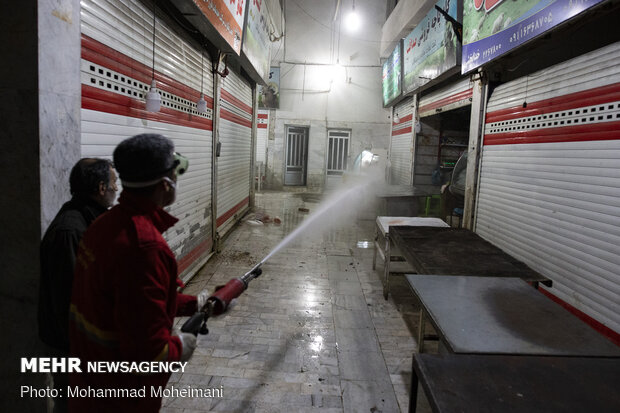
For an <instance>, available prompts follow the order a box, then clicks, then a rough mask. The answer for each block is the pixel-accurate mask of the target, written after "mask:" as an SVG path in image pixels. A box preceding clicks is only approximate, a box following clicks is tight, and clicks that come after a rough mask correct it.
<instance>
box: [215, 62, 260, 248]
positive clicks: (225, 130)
mask: <svg viewBox="0 0 620 413" xmlns="http://www.w3.org/2000/svg"><path fill="white" fill-rule="evenodd" d="M252 116H253V111H252V87H251V86H250V84H249V83H248V82H247V81H246V80H245V79H243V78H242V77H241V76H239V75H238V74H236V73H235V72H233V71H232V70H231V71H230V73H229V74H228V76H226V77H225V78H224V79H223V81H222V87H221V96H220V125H219V141H220V143H221V151H220V156H219V158H218V160H217V228H218V232H219V233H220V235H221V236H222V235H224V234H225V233H226V232H227V231H228V230H229V229H230V228H231V225H232V224H234V223H235V222H236V220H238V219H239V218H240V217H241V216H243V214H244V213H245V212H246V211H247V210H248V208H249V201H250V177H251V176H253V175H252V174H251V171H250V165H251V160H252Z"/></svg>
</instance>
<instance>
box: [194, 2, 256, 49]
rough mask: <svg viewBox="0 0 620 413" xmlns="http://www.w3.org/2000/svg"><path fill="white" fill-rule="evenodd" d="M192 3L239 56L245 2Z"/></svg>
mask: <svg viewBox="0 0 620 413" xmlns="http://www.w3.org/2000/svg"><path fill="white" fill-rule="evenodd" d="M194 3H195V4H196V5H197V6H198V8H200V11H202V14H204V15H205V17H206V18H207V19H208V20H209V22H210V23H211V24H212V25H213V27H215V29H216V30H217V31H218V32H219V33H220V35H221V36H222V37H223V38H224V40H226V42H227V43H228V44H229V45H230V46H231V47H232V48H233V50H234V51H235V52H236V53H237V54H238V55H240V54H241V40H242V39H243V30H242V27H243V18H244V17H245V8H246V0H194Z"/></svg>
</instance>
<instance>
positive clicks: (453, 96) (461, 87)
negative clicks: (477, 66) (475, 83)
mask: <svg viewBox="0 0 620 413" xmlns="http://www.w3.org/2000/svg"><path fill="white" fill-rule="evenodd" d="M472 95H473V88H472V85H471V84H470V81H469V77H465V78H463V79H460V80H459V81H457V82H455V83H452V84H450V85H448V86H446V87H443V88H441V89H438V90H436V91H434V92H431V93H429V94H428V95H425V96H422V97H421V98H420V103H419V105H418V113H419V115H420V117H421V118H422V117H425V116H431V115H435V114H437V113H441V112H446V111H448V110H452V109H457V108H461V107H463V106H467V105H471V98H472Z"/></svg>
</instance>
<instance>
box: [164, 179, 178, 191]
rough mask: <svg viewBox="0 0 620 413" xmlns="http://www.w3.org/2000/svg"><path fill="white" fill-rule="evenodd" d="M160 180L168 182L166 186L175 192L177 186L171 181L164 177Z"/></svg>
mask: <svg viewBox="0 0 620 413" xmlns="http://www.w3.org/2000/svg"><path fill="white" fill-rule="evenodd" d="M162 180H163V181H166V182H168V184H169V185H170V186H171V187H172V189H174V190H175V191H176V190H177V184H176V182H174V181H173V180H172V179H170V178H168V177H167V176H164V177H163V178H162Z"/></svg>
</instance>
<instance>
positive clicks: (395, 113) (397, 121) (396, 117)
mask: <svg viewBox="0 0 620 413" xmlns="http://www.w3.org/2000/svg"><path fill="white" fill-rule="evenodd" d="M394 123H400V117H399V116H398V112H394Z"/></svg>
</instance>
